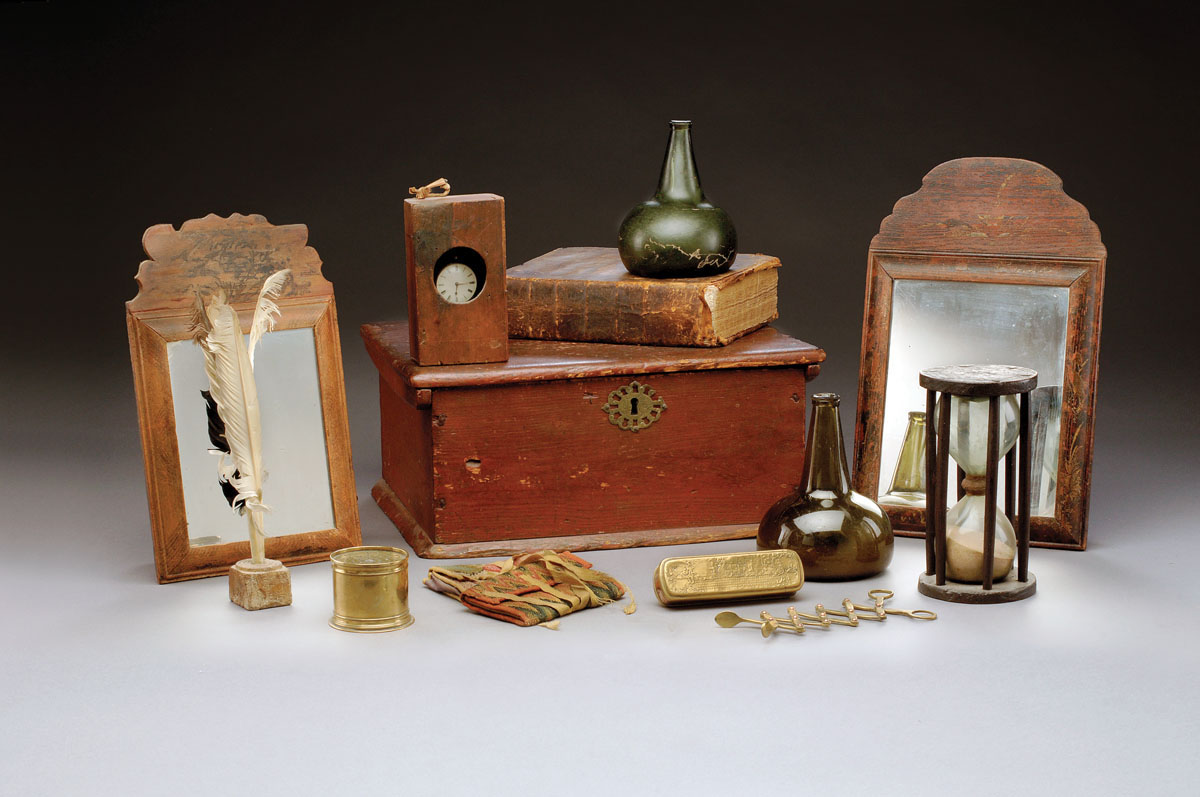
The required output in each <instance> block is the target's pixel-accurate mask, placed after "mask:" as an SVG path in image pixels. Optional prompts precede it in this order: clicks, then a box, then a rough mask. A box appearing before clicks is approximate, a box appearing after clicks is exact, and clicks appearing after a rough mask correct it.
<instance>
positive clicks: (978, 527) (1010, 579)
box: [917, 365, 1037, 603]
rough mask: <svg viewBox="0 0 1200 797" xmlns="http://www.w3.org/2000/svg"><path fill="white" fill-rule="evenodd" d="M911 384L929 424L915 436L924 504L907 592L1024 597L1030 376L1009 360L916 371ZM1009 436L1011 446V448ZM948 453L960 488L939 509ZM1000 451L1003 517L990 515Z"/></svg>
mask: <svg viewBox="0 0 1200 797" xmlns="http://www.w3.org/2000/svg"><path fill="white" fill-rule="evenodd" d="M920 383H921V387H923V388H925V389H926V394H927V399H926V414H927V415H928V417H929V420H930V422H929V423H927V424H926V442H925V467H926V485H927V490H928V496H929V500H928V501H927V509H926V513H925V560H926V561H925V573H924V574H922V575H921V577H920V579H919V580H918V583H917V589H918V590H919V591H920V592H921V593H922V594H923V595H928V596H929V597H931V598H938V599H940V600H947V601H955V602H958V603H1001V602H1006V601H1015V600H1021V599H1022V598H1027V597H1029V596H1030V595H1032V594H1033V593H1034V591H1035V590H1036V589H1037V580H1036V579H1035V578H1034V576H1033V574H1032V573H1030V572H1029V503H1030V495H1029V476H1030V457H1029V447H1030V446H1029V441H1030V431H1031V430H1030V423H1029V393H1030V391H1032V390H1033V389H1034V388H1035V387H1036V386H1037V372H1036V371H1033V370H1030V369H1028V368H1020V367H1017V366H1011V365H955V366H946V367H941V368H928V369H926V370H924V371H921V376H920ZM938 393H941V394H942V395H941V397H940V399H939V398H938V396H937V394H938ZM1018 396H1019V399H1018ZM935 427H936V431H935ZM1018 438H1019V439H1020V446H1019V447H1018V448H1019V452H1018V451H1017V450H1014V448H1013V446H1014V444H1016V442H1017V440H1018ZM1018 453H1019V456H1018ZM951 457H953V458H954V461H955V462H956V463H958V467H959V468H961V469H962V471H963V473H964V476H963V479H962V489H963V492H964V494H963V496H962V498H960V499H959V501H958V503H956V504H955V505H954V506H952V507H950V508H949V509H946V495H947V492H946V489H947V478H948V476H949V474H948V471H949V459H950V458H951ZM1001 457H1005V485H1004V486H1005V490H1004V492H1005V501H1004V504H1005V506H1004V513H998V512H997V511H996V493H997V486H998V483H999V471H1000V458H1001ZM1014 482H1017V483H1019V484H1014ZM1014 559H1015V560H1016V565H1017V566H1016V571H1015V572H1014V570H1013V561H1014Z"/></svg>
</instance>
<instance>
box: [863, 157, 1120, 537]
mask: <svg viewBox="0 0 1200 797" xmlns="http://www.w3.org/2000/svg"><path fill="white" fill-rule="evenodd" d="M1106 259H1107V251H1106V250H1105V247H1104V244H1103V243H1101V241H1100V231H1099V229H1098V228H1097V227H1096V225H1095V224H1094V223H1093V222H1092V220H1091V218H1090V217H1089V215H1088V212H1087V209H1086V208H1085V207H1084V206H1083V205H1081V204H1079V203H1078V202H1076V201H1075V200H1073V199H1071V198H1070V197H1069V196H1067V195H1066V194H1065V193H1063V190H1062V180H1060V179H1059V177H1058V175H1056V174H1054V172H1052V171H1050V170H1049V169H1047V168H1046V167H1045V166H1042V165H1040V164H1037V163H1033V162H1031V161H1025V160H1016V159H1011V158H963V159H959V160H953V161H949V162H947V163H943V164H941V165H940V166H938V167H936V168H935V169H933V170H932V171H931V172H929V174H927V175H925V178H924V180H923V181H922V185H921V188H920V190H918V191H917V192H916V193H914V194H911V195H909V196H906V197H903V198H901V199H900V200H899V201H898V202H897V203H896V205H895V207H894V208H893V210H892V214H891V215H890V216H888V217H887V218H885V219H884V220H883V222H882V223H881V224H880V227H879V234H878V235H876V236H875V237H874V238H873V239H872V241H871V247H870V250H869V252H868V257H867V291H866V301H865V309H864V313H863V344H862V356H861V360H860V364H859V387H858V419H857V423H856V426H855V444H854V449H855V471H854V485H855V489H856V490H858V491H859V492H861V493H863V494H864V495H868V496H870V497H871V498H876V497H877V495H878V488H879V474H880V454H881V441H882V431H883V420H884V415H883V412H884V407H885V399H886V388H887V376H888V347H889V344H890V341H891V331H892V289H893V284H894V283H895V281H896V280H898V279H915V280H946V281H958V282H972V283H1008V284H1015V285H1044V286H1061V287H1065V288H1067V290H1068V315H1067V337H1066V362H1065V364H1064V369H1063V395H1062V419H1061V426H1060V436H1059V469H1058V483H1057V492H1056V495H1055V507H1054V516H1053V517H1049V516H1046V517H1036V516H1035V517H1033V518H1031V523H1030V526H1031V537H1032V540H1033V544H1034V545H1038V546H1041V547H1047V548H1069V549H1076V550H1082V549H1084V548H1086V547H1087V521H1088V500H1089V498H1090V490H1091V468H1092V439H1093V429H1094V426H1093V423H1094V418H1095V407H1096V375H1097V370H1098V364H1099V363H1098V358H1099V353H1100V306H1101V298H1102V295H1103V289H1104V269H1105V261H1106ZM1010 364H1011V365H1021V363H1010ZM931 365H932V363H931ZM916 378H917V375H916V374H915V373H914V374H913V379H914V381H915V380H916ZM884 509H885V510H886V511H887V513H888V516H889V517H890V518H891V521H892V524H893V527H894V528H895V531H896V533H897V534H901V535H905V536H911V537H921V536H924V530H925V510H924V509H923V508H920V507H915V508H913V507H899V506H892V505H885V506H884Z"/></svg>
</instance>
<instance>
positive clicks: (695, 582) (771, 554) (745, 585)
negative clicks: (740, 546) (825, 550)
mask: <svg viewBox="0 0 1200 797" xmlns="http://www.w3.org/2000/svg"><path fill="white" fill-rule="evenodd" d="M802 586H804V565H803V563H801V561H800V555H799V554H797V553H796V552H795V551H793V550H791V549H782V550H774V551H746V552H744V553H717V554H704V555H702V556H676V557H672V558H670V559H664V560H662V562H660V563H659V565H658V568H657V569H656V570H655V571H654V594H655V595H657V596H658V600H659V602H660V603H662V604H663V605H664V606H681V605H684V604H689V603H711V602H714V601H740V600H750V599H758V598H786V597H787V596H789V595H792V594H793V593H795V592H796V591H797V590H799V589H800V588H801V587H802Z"/></svg>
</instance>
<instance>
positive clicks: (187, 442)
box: [126, 213, 361, 583]
mask: <svg viewBox="0 0 1200 797" xmlns="http://www.w3.org/2000/svg"><path fill="white" fill-rule="evenodd" d="M307 239H308V228H307V227H306V226H305V225H303V224H288V225H282V226H275V225H272V224H270V223H268V222H267V220H266V219H265V218H263V217H262V216H258V215H249V216H243V215H241V214H236V213H235V214H233V215H232V216H230V217H229V218H220V217H218V216H215V215H209V216H206V217H204V218H202V219H193V220H191V221H187V222H184V224H183V225H182V226H181V227H180V228H179V229H175V228H174V227H172V226H171V225H170V224H159V225H156V226H154V227H151V228H149V229H148V230H146V233H145V235H144V236H143V237H142V244H143V246H144V248H145V250H146V254H147V256H148V259H147V260H145V261H143V262H142V264H141V267H140V268H139V270H138V274H137V282H138V286H139V292H138V294H137V296H135V297H134V298H133V299H132V300H130V301H129V302H127V303H126V322H127V326H128V329H129V349H130V357H131V359H132V361H133V374H134V385H135V390H136V392H137V404H138V421H139V425H140V428H141V434H142V451H143V455H144V459H145V467H146V492H147V497H148V500H149V504H150V527H151V532H152V535H153V539H154V560H155V570H156V573H157V576H158V580H159V582H161V583H166V582H170V581H182V580H186V579H192V578H202V577H205V576H215V575H221V574H223V573H226V572H228V570H229V567H230V566H231V565H233V564H234V563H235V562H237V561H238V560H240V559H244V558H246V557H247V556H248V555H249V550H250V548H249V546H250V543H249V535H248V530H247V526H246V521H245V519H244V518H242V517H239V516H238V515H237V514H236V512H234V511H231V507H230V503H229V501H228V500H226V496H225V495H223V492H222V484H221V482H220V481H219V479H218V473H217V461H218V457H214V456H213V453H212V443H211V442H210V436H209V426H208V424H209V420H208V413H207V403H206V401H205V397H204V396H203V394H202V391H203V390H205V389H207V388H208V379H207V376H206V373H205V366H204V357H203V354H202V352H201V350H200V347H199V346H197V345H196V344H195V343H194V342H193V341H192V339H191V334H190V328H191V320H192V307H193V305H194V303H195V297H196V295H197V294H199V295H202V296H203V295H209V294H212V293H214V292H216V291H218V290H223V291H224V292H225V294H226V295H227V296H228V301H229V303H230V304H231V305H232V306H233V307H234V309H235V310H236V311H237V313H238V317H239V320H240V321H241V324H242V332H243V334H244V333H247V332H249V329H250V322H251V317H252V314H253V311H254V308H255V304H256V301H257V299H258V290H259V286H260V285H261V284H262V282H263V280H264V279H265V278H266V277H267V276H268V275H270V274H272V273H274V272H277V271H279V270H281V269H290V271H291V279H290V280H289V281H288V282H287V284H286V285H285V287H284V288H283V290H282V292H281V294H280V296H279V298H278V299H277V303H278V305H279V310H280V314H279V320H278V323H277V324H276V326H275V331H274V332H272V333H271V334H269V335H266V336H264V337H263V338H262V340H261V341H260V342H259V344H258V347H259V354H258V356H257V357H256V361H255V365H254V371H255V381H256V382H257V384H258V401H259V404H260V406H261V408H262V418H263V421H262V444H263V462H264V463H265V466H266V468H267V476H266V481H267V484H268V487H269V492H268V494H269V496H270V499H269V501H268V503H269V504H270V512H269V513H268V520H267V527H266V531H267V534H268V537H267V539H266V555H267V556H268V557H269V558H272V559H278V560H280V561H282V562H284V563H285V564H302V563H304V562H313V561H318V560H321V559H325V558H327V557H328V555H329V553H330V552H332V551H334V550H337V549H338V548H343V547H346V546H349V545H357V544H359V542H360V541H361V534H360V530H359V520H358V503H357V498H356V495H355V489H354V472H353V467H352V465H351V460H350V435H349V427H348V422H347V416H346V398H345V388H344V386H343V377H342V360H341V348H340V344H339V341H338V328H337V311H336V308H335V305H334V298H333V286H332V285H331V284H330V283H329V281H328V280H326V279H325V278H324V277H323V276H322V274H321V260H320V258H319V257H318V255H317V252H316V250H314V249H313V248H312V247H310V246H307V245H306V243H307Z"/></svg>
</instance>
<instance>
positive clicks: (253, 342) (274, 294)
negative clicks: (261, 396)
mask: <svg viewBox="0 0 1200 797" xmlns="http://www.w3.org/2000/svg"><path fill="white" fill-rule="evenodd" d="M291 276H292V271H291V269H287V268H285V269H283V270H282V271H276V272H275V273H274V274H272V275H271V276H269V277H267V278H266V280H264V281H263V284H262V289H261V290H259V292H258V304H257V305H256V306H255V308H254V320H253V321H251V322H250V343H249V344H248V345H247V348H248V349H249V351H250V367H251V368H253V367H254V348H255V347H256V346H258V341H259V340H261V339H262V336H263V335H265V334H267V333H268V332H270V331H271V330H272V329H274V328H275V321H276V319H278V318H279V305H277V304H276V303H275V300H276V299H277V298H279V292H280V291H282V290H283V286H284V285H285V284H287V281H288V279H289V278H290V277H291Z"/></svg>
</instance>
